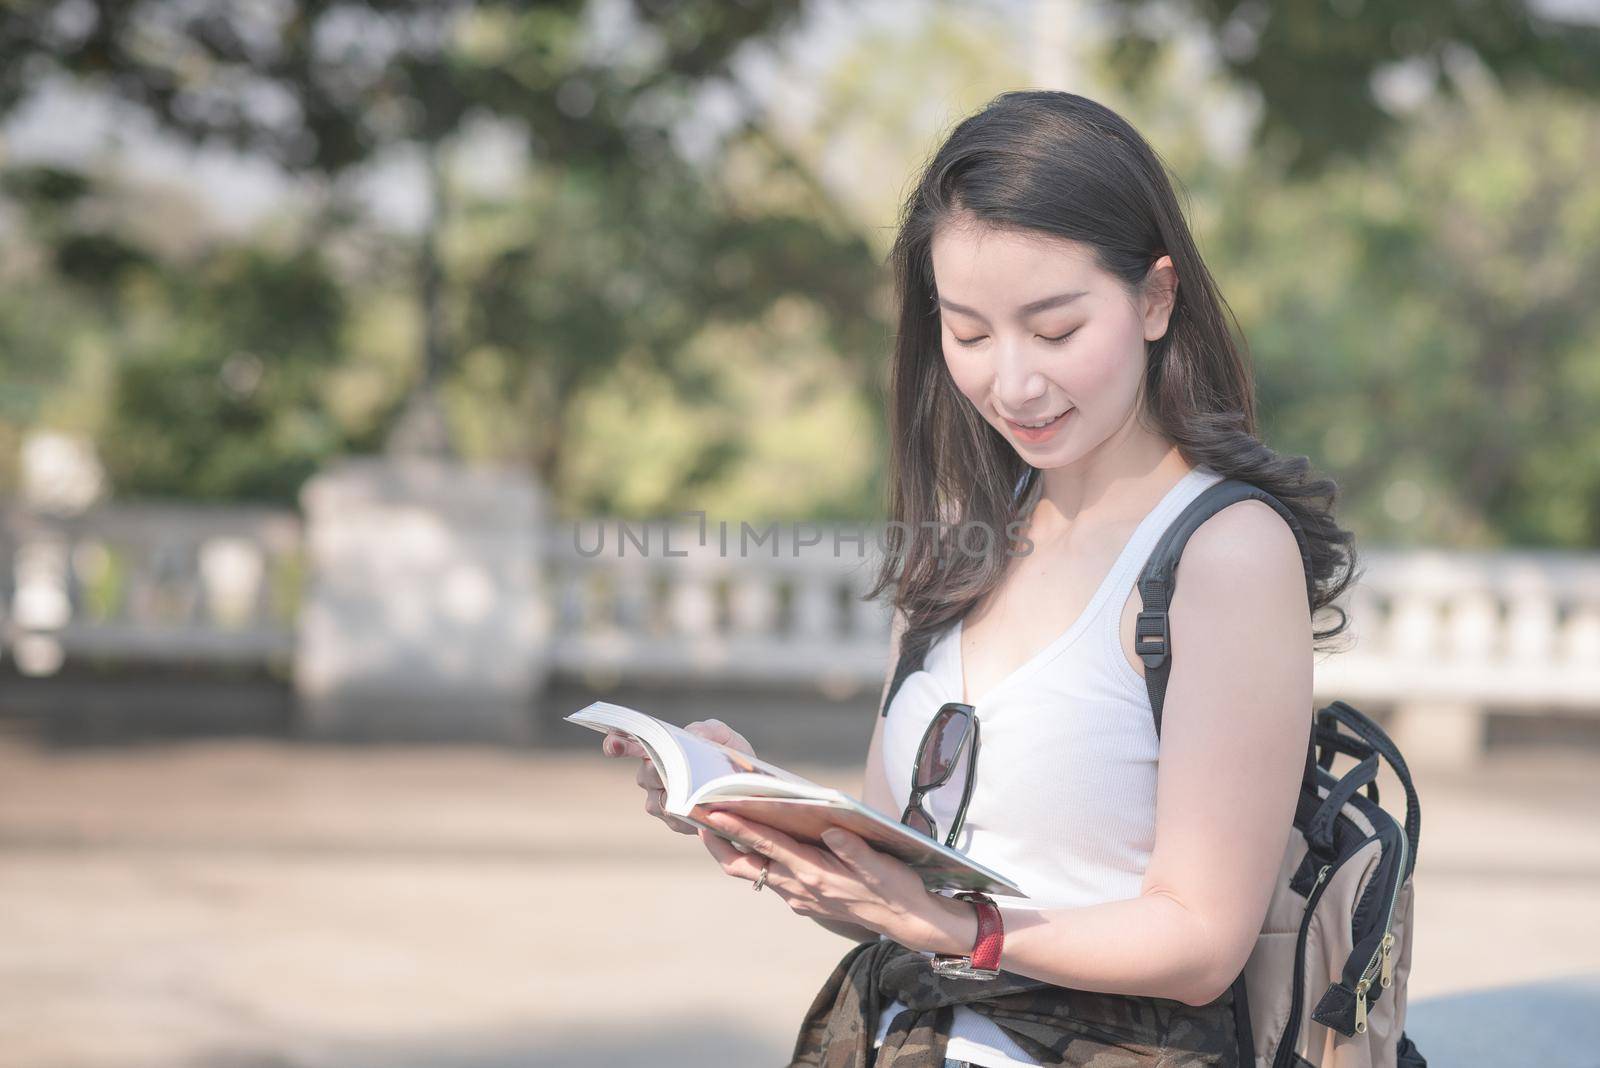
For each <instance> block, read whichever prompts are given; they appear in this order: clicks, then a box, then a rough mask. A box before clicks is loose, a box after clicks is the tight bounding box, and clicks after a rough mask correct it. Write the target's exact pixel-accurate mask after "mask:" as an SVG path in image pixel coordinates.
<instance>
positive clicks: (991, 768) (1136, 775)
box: [874, 465, 1224, 1068]
mask: <svg viewBox="0 0 1600 1068" xmlns="http://www.w3.org/2000/svg"><path fill="white" fill-rule="evenodd" d="M1223 477H1224V476H1223V475H1221V474H1220V473H1218V472H1217V471H1215V470H1214V469H1212V468H1210V467H1208V466H1205V465H1201V466H1199V467H1196V468H1194V469H1193V470H1191V471H1190V472H1189V473H1188V474H1186V475H1184V476H1183V478H1181V479H1180V480H1179V481H1178V482H1177V483H1176V484H1175V485H1174V486H1173V487H1172V488H1171V489H1170V490H1168V491H1167V493H1166V495H1165V496H1163V497H1162V498H1161V500H1160V501H1159V502H1158V503H1157V504H1156V506H1155V507H1154V508H1153V509H1151V510H1150V512H1149V513H1148V514H1146V516H1145V517H1144V519H1142V520H1141V521H1140V522H1139V525H1138V527H1136V528H1135V529H1134V532H1133V534H1132V536H1131V537H1130V538H1129V539H1128V543H1127V544H1126V545H1125V546H1124V547H1123V549H1122V552H1121V553H1120V554H1119V555H1118V556H1117V559H1116V562H1115V563H1113V564H1112V565H1111V570H1110V571H1109V572H1107V573H1106V576H1105V577H1104V578H1103V579H1102V580H1101V582H1100V587H1099V589H1097V590H1096V591H1095V594H1094V596H1093V598H1091V599H1090V601H1089V604H1088V607H1086V608H1085V609H1084V610H1083V614H1082V615H1080V616H1079V617H1078V618H1077V620H1075V621H1074V622H1073V624H1072V625H1071V626H1070V627H1068V628H1067V629H1066V631H1065V632H1063V633H1062V634H1061V635H1059V636H1058V637H1057V638H1056V639H1055V640H1054V641H1052V642H1050V643H1049V644H1048V645H1046V646H1045V647H1044V648H1043V649H1041V650H1040V651H1039V652H1038V653H1036V654H1035V655H1033V656H1032V657H1030V658H1029V659H1028V660H1027V661H1025V662H1024V663H1023V664H1022V665H1021V666H1019V667H1018V668H1017V669H1016V670H1014V671H1012V672H1011V674H1009V675H1007V676H1006V677H1005V678H1004V679H1002V680H1001V681H1000V682H999V683H997V684H995V685H994V686H992V687H990V689H989V691H988V692H987V693H985V694H982V695H980V699H979V701H978V703H977V704H976V705H975V706H974V707H975V708H976V709H977V715H978V721H979V723H980V724H981V734H980V745H979V749H978V762H977V768H976V771H975V772H974V776H975V778H976V783H975V784H974V787H973V791H972V799H971V801H970V802H969V804H968V806H967V815H966V820H965V822H964V823H963V824H962V827H961V833H960V834H959V836H958V837H957V839H956V842H955V848H956V849H958V850H960V851H961V852H962V853H965V854H967V855H968V856H970V857H972V858H973V859H974V860H976V861H978V862H979V863H981V864H984V865H987V866H988V867H990V868H993V869H994V870H995V871H998V872H1000V873H1002V874H1004V875H1005V876H1007V877H1008V878H1010V879H1011V880H1012V881H1013V882H1015V883H1016V884H1017V885H1018V886H1019V887H1021V888H1022V889H1023V890H1024V891H1025V892H1026V893H1027V894H1028V895H1029V896H1028V897H1027V898H1017V897H1011V896H1009V895H1007V896H998V895H997V896H996V897H995V903H996V904H999V905H1002V906H1005V907H1007V908H1019V909H1044V908H1072V907H1082V906H1085V905H1097V904H1101V903H1104V902H1107V901H1121V900H1125V899H1128V898H1133V897H1137V896H1139V887H1140V884H1141V882H1142V880H1143V878H1144V872H1145V867H1146V865H1147V864H1148V862H1149V859H1150V850H1151V848H1152V846H1153V845H1154V843H1155V809H1156V755H1157V749H1158V739H1157V736H1156V731H1155V724H1154V722H1153V721H1152V717H1151V711H1150V696H1149V693H1148V692H1147V691H1146V689H1145V682H1144V678H1143V676H1141V675H1140V674H1139V673H1138V672H1137V671H1135V670H1134V669H1133V667H1132V665H1130V664H1129V663H1128V659H1127V657H1126V655H1124V653H1123V651H1122V641H1121V637H1120V634H1119V628H1120V624H1121V616H1122V606H1123V603H1124V602H1125V601H1126V600H1127V597H1128V594H1129V592H1130V591H1132V589H1133V587H1134V584H1135V583H1136V582H1137V581H1138V578H1139V572H1140V571H1141V570H1142V569H1143V568H1144V565H1145V562H1146V561H1147V560H1148V559H1149V557H1150V553H1151V551H1152V550H1153V549H1154V548H1155V545H1156V542H1157V541H1159V540H1160V538H1161V535H1162V534H1163V533H1164V532H1165V531H1166V529H1167V527H1168V525H1169V524H1171V522H1172V521H1173V520H1174V519H1176V518H1177V517H1178V515H1179V514H1180V513H1181V512H1182V511H1183V509H1184V508H1185V507H1187V506H1188V504H1189V503H1190V502H1191V501H1193V500H1194V499H1195V498H1196V497H1198V496H1199V495H1200V493H1201V492H1202V491H1204V490H1205V489H1206V488H1208V487H1209V486H1212V485H1214V484H1215V483H1217V482H1220V481H1222V479H1223ZM960 649H961V621H960V620H957V621H956V622H955V623H953V624H952V625H951V626H950V627H949V628H947V629H946V630H945V632H944V633H943V634H942V635H940V636H939V637H938V638H937V639H935V641H934V642H933V644H932V646H931V647H930V648H929V649H928V655H927V658H926V659H925V661H924V663H923V669H922V670H920V671H915V672H912V673H911V674H910V675H908V676H906V678H905V680H904V681H903V682H902V683H901V684H900V689H899V690H898V691H897V692H896V694H895V697H894V700H893V701H891V702H890V704H889V708H888V710H887V711H886V713H885V717H886V718H885V722H884V725H883V745H882V750H883V762H884V767H883V770H884V774H885V775H886V777H887V778H888V785H889V791H890V794H891V796H892V797H893V798H894V803H895V808H896V811H897V812H898V811H899V810H901V809H903V808H904V807H905V804H906V801H907V800H908V798H909V797H910V793H911V768H912V762H913V760H914V759H915V758H916V751H917V743H918V742H919V741H921V740H922V733H923V731H924V730H925V729H926V728H927V726H928V721H929V720H930V719H932V718H933V714H934V713H935V712H936V711H937V710H938V709H939V707H940V706H941V705H943V704H944V703H945V702H947V701H960V700H961V699H962V692H961V691H962V685H961V674H962V672H961V662H960V657H961V653H960ZM964 779H965V762H964V761H963V763H962V765H961V767H960V768H958V769H957V771H956V774H955V775H954V777H953V779H952V781H951V782H950V783H947V784H946V785H944V786H941V787H940V788H939V789H937V790H935V791H934V792H933V793H932V794H930V795H928V796H927V797H925V798H924V799H923V805H924V807H926V808H927V809H928V811H929V812H930V813H931V814H932V815H933V817H934V819H936V820H937V821H938V824H939V834H940V835H941V836H943V835H944V834H946V833H948V830H949V827H950V821H951V818H952V817H953V816H954V814H955V808H956V806H957V804H958V803H959V802H960V800H961V793H962V785H963V781H964ZM930 955H931V954H930ZM904 1008H905V1006H904V1005H903V1004H902V1003H901V1002H899V1001H895V1002H892V1003H891V1004H890V1005H889V1006H888V1007H887V1008H885V1009H884V1010H883V1015H882V1016H881V1017H880V1019H879V1022H878V1033H877V1038H876V1040H875V1042H874V1045H881V1044H882V1042H883V1036H884V1035H885V1034H886V1033H887V1032H888V1030H889V1023H890V1021H891V1020H893V1019H894V1016H895V1014H896V1013H898V1012H900V1011H901V1010H902V1009H904ZM946 1056H947V1057H949V1058H951V1059H952V1060H966V1061H970V1062H972V1063H973V1064H976V1065H985V1066H991V1068H1017V1066H1023V1065H1037V1064H1038V1063H1039V1062H1038V1061H1036V1060H1034V1059H1033V1058H1032V1057H1030V1056H1029V1055H1028V1054H1027V1053H1026V1052H1025V1051H1023V1050H1022V1049H1020V1048H1019V1047H1018V1046H1017V1045H1016V1043H1014V1042H1013V1041H1011V1039H1010V1038H1009V1037H1007V1036H1006V1034H1005V1032H1004V1031H1002V1030H1001V1029H1000V1028H999V1027H998V1026H997V1025H995V1024H993V1023H991V1022H990V1021H989V1019H988V1018H987V1017H985V1016H983V1015H982V1014H981V1013H978V1012H975V1011H973V1010H971V1009H968V1008H966V1007H965V1006H960V1005H958V1006H956V1007H955V1010H954V1019H953V1021H952V1023H951V1027H950V1044H949V1050H948V1052H947V1053H946Z"/></svg>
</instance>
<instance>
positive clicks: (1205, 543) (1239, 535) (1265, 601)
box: [1173, 500, 1310, 614]
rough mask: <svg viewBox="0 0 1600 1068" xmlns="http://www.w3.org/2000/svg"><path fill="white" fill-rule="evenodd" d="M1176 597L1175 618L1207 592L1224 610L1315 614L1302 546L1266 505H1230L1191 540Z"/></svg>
mask: <svg viewBox="0 0 1600 1068" xmlns="http://www.w3.org/2000/svg"><path fill="white" fill-rule="evenodd" d="M1178 572H1179V575H1178V582H1177V584H1176V588H1175V589H1174V591H1173V609H1174V613H1175V614H1176V612H1177V611H1178V602H1179V601H1180V600H1184V601H1189V602H1191V603H1193V602H1194V601H1195V600H1197V598H1194V597H1192V596H1191V597H1184V596H1183V594H1184V593H1186V592H1187V593H1190V594H1193V593H1195V592H1197V591H1203V592H1205V593H1206V594H1207V596H1206V597H1203V598H1198V599H1199V600H1203V601H1211V600H1212V597H1213V595H1214V596H1215V597H1216V599H1217V600H1219V601H1221V602H1222V603H1224V604H1232V605H1234V606H1240V604H1241V602H1250V603H1252V604H1253V605H1254V606H1255V607H1262V608H1265V607H1268V606H1269V605H1270V606H1274V607H1276V608H1277V609H1279V610H1280V611H1284V610H1289V609H1296V610H1298V611H1301V612H1306V613H1307V614H1309V612H1310V604H1309V602H1308V600H1307V594H1306V582H1305V564H1304V562H1303V560H1302V558H1301V556H1300V543H1299V541H1298V540H1297V539H1296V538H1295V535H1294V531H1293V530H1292V529H1291V528H1290V527H1289V524H1288V522H1287V521H1286V520H1285V519H1284V518H1283V516H1281V515H1279V514H1278V512H1277V510H1276V509H1274V508H1273V507H1272V506H1271V505H1269V504H1267V503H1266V502H1265V501H1258V500H1246V501H1238V502H1236V503H1234V504H1230V505H1228V506H1227V507H1226V508H1223V509H1222V510H1221V511H1219V512H1217V513H1216V514H1215V515H1213V516H1212V517H1211V518H1209V519H1207V520H1206V521H1205V522H1204V523H1202V524H1200V526H1199V527H1198V528H1196V529H1195V532H1194V533H1193V534H1192V535H1190V537H1189V541H1188V544H1186V545H1185V546H1184V549H1183V557H1182V559H1181V560H1180V561H1179V564H1178Z"/></svg>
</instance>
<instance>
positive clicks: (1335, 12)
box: [1104, 0, 1600, 177]
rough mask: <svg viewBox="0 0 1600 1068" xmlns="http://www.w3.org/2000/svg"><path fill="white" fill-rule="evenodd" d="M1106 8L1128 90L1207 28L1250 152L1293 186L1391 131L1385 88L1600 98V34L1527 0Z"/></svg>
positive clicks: (1113, 50) (1111, 66)
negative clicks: (1549, 90) (1533, 90)
mask: <svg viewBox="0 0 1600 1068" xmlns="http://www.w3.org/2000/svg"><path fill="white" fill-rule="evenodd" d="M1104 10H1105V11H1106V12H1107V14H1108V15H1109V16H1110V17H1111V19H1112V22H1113V29H1112V32H1111V35H1110V40H1111V46H1110V48H1109V51H1108V55H1107V57H1106V59H1107V69H1108V70H1109V71H1110V72H1112V73H1113V74H1114V75H1115V77H1116V80H1117V81H1118V82H1119V83H1120V85H1121V86H1122V87H1123V88H1124V89H1126V90H1129V91H1132V90H1135V89H1136V87H1137V86H1138V85H1139V83H1141V82H1143V81H1145V80H1146V79H1147V78H1148V77H1149V76H1150V75H1151V72H1152V70H1153V68H1154V67H1155V66H1156V65H1158V64H1159V63H1160V62H1161V59H1162V56H1163V54H1164V52H1165V51H1166V50H1167V48H1168V47H1169V46H1170V45H1171V44H1172V43H1173V41H1174V40H1175V39H1176V38H1177V37H1179V36H1181V35H1183V34H1187V33H1192V32H1194V31H1195V29H1196V28H1198V29H1199V30H1200V32H1203V33H1205V34H1206V35H1207V36H1208V37H1209V38H1210V39H1211V41H1212V42H1213V45H1214V49H1215V53H1216V55H1217V56H1218V58H1219V59H1220V60H1221V62H1222V65H1223V69H1224V70H1225V72H1226V73H1227V75H1228V77H1229V78H1231V79H1232V80H1233V81H1234V82H1235V83H1237V84H1239V85H1241V86H1244V87H1246V88H1248V89H1249V90H1250V91H1251V93H1252V94H1253V95H1254V96H1255V97H1256V98H1257V100H1258V101H1259V104H1260V122H1259V124H1258V125H1257V127H1256V129H1255V142H1256V146H1257V148H1258V149H1259V150H1262V151H1265V152H1267V153H1268V154H1270V155H1273V156H1276V157H1280V158H1282V159H1283V160H1284V162H1285V164H1286V166H1287V169H1288V173H1289V174H1290V175H1292V176H1295V177H1306V176H1309V175H1312V174H1315V173H1316V172H1317V171H1319V170H1321V169H1322V168H1323V167H1325V166H1327V165H1329V164H1331V163H1333V162H1334V161H1336V160H1339V159H1346V160H1348V159H1359V158H1361V157H1363V156H1364V155H1365V154H1366V153H1368V152H1369V151H1371V150H1372V149H1373V148H1374V147H1375V146H1376V145H1377V144H1378V143H1379V142H1380V141H1381V140H1382V139H1383V138H1384V137H1385V136H1386V135H1389V134H1392V133H1394V132H1395V131H1396V128H1397V127H1398V126H1399V125H1400V124H1401V122H1402V118H1401V116H1400V115H1397V114H1396V110H1395V108H1394V107H1393V106H1391V105H1388V104H1386V103H1385V101H1384V99H1383V89H1382V86H1383V85H1384V83H1385V79H1395V78H1399V79H1403V80H1405V81H1408V82H1409V83H1411V84H1410V86H1409V88H1408V89H1407V90H1406V93H1407V94H1408V95H1411V96H1416V97H1421V96H1424V95H1427V94H1433V93H1441V94H1445V95H1454V94H1457V93H1459V92H1460V91H1461V86H1462V81H1463V77H1465V78H1471V77H1472V76H1473V75H1472V74H1471V73H1470V72H1471V70H1472V69H1473V68H1476V69H1478V70H1481V71H1484V72H1486V73H1487V74H1488V75H1490V76H1491V77H1493V78H1494V79H1496V80H1498V81H1500V82H1502V83H1503V84H1505V85H1506V86H1507V87H1509V88H1512V89H1516V88H1519V87H1522V86H1554V87H1559V88H1565V89H1570V90H1574V91H1576V92H1578V93H1580V94H1583V95H1588V96H1594V95H1596V94H1597V93H1600V26H1596V25H1594V24H1593V22H1592V21H1587V22H1582V21H1575V20H1573V19H1571V18H1564V17H1562V14H1561V12H1560V11H1559V9H1558V8H1556V7H1555V6H1554V5H1545V4H1533V3H1528V2H1527V0H1407V2H1406V3H1403V4H1389V3H1368V2H1366V0H1331V2H1328V0H1291V2H1284V0H1275V2H1272V3H1268V2H1266V0H1176V2H1173V3H1168V2H1166V0H1160V2H1153V0H1112V2H1111V3H1110V4H1108V5H1106V7H1105V9H1104ZM1174 15H1178V16H1180V17H1174ZM1182 16H1186V17H1182Z"/></svg>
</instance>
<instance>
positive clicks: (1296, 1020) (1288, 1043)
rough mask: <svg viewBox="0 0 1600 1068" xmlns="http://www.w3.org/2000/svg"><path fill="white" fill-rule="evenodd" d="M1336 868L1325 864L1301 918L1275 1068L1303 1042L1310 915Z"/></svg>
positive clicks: (1285, 1062) (1286, 1061)
mask: <svg viewBox="0 0 1600 1068" xmlns="http://www.w3.org/2000/svg"><path fill="white" fill-rule="evenodd" d="M1359 848H1360V847H1359V846H1358V847H1357V849H1359ZM1350 855H1351V856H1354V855H1355V852H1354V851H1352V852H1351V854H1350ZM1349 859H1350V858H1349V857H1346V858H1345V860H1349ZM1340 863H1341V864H1343V863H1344V861H1340ZM1333 867H1334V866H1333V865H1332V864H1324V865H1323V866H1322V869H1321V870H1320V871H1318V872H1317V881H1316V882H1315V883H1313V884H1312V886H1311V893H1309V894H1308V895H1306V911H1305V913H1304V915H1302V916H1301V917H1300V935H1299V937H1298V938H1296V939H1295V944H1294V998H1293V1000H1292V1001H1291V1002H1290V1008H1289V1026H1288V1027H1286V1028H1284V1035H1283V1037H1282V1038H1280V1039H1279V1040H1278V1052H1277V1053H1275V1054H1273V1057H1272V1068H1289V1059H1288V1058H1287V1057H1285V1056H1284V1053H1285V1051H1289V1052H1293V1050H1294V1047H1295V1046H1296V1045H1298V1044H1299V1041H1300V1003H1301V1002H1302V1001H1303V1000H1304V999H1305V970H1306V963H1305V962H1306V935H1307V933H1308V932H1309V931H1310V929H1311V914H1312V913H1313V912H1314V911H1316V907H1317V902H1318V901H1319V900H1320V899H1321V898H1322V888H1323V886H1324V885H1326V884H1327V882H1328V873H1329V872H1330V871H1332V870H1333ZM1291 1032H1292V1033H1291Z"/></svg>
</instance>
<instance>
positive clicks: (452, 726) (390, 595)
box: [294, 455, 549, 742]
mask: <svg viewBox="0 0 1600 1068" xmlns="http://www.w3.org/2000/svg"><path fill="white" fill-rule="evenodd" d="M301 503H302V507H303V511H304V513H305V536H306V560H307V567H308V575H307V579H306V590H305V602H304V606H303V608H302V612H301V616H300V621H299V627H298V632H297V635H296V652H295V667H294V678H295V689H296V695H297V698H298V701H299V707H300V710H301V713H302V716H301V722H302V724H303V727H304V730H305V732H306V733H307V734H309V735H310V736H312V737H316V738H328V739H352V740H354V739H361V740H384V739H395V740H410V739H416V740H422V739H436V740H446V739H457V740H469V739H475V740H486V741H499V742H529V741H532V740H533V735H534V725H535V723H536V722H537V719H536V714H535V713H536V707H535V702H536V699H537V696H538V693H539V691H540V690H541V689H542V687H543V684H544V681H545V676H546V674H547V671H548V665H549V655H548V645H549V612H548V608H547V606H546V603H545V601H546V598H544V597H543V596H542V595H541V593H542V591H541V590H540V588H539V586H540V582H541V578H540V574H541V567H540V560H539V551H540V547H541V544H542V543H541V540H540V535H541V533H542V530H543V524H544V521H545V516H544V510H545V509H544V504H543V494H542V493H541V492H540V491H539V489H538V487H537V485H536V484H535V483H534V481H533V479H532V478H531V477H530V476H529V475H528V474H526V473H525V472H522V471H518V470H509V469H486V468H480V467H468V466H465V465H463V464H461V463H459V462H456V461H454V460H448V459H438V458H430V457H423V456H415V455H389V456H381V457H362V458H353V459H347V460H343V461H341V462H339V463H338V464H337V465H335V466H334V467H332V468H330V469H329V470H327V471H324V472H322V473H321V474H319V475H317V476H315V477H314V478H312V479H311V480H310V481H309V482H308V483H307V484H306V486H305V489H304V490H303V491H302V494H301Z"/></svg>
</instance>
